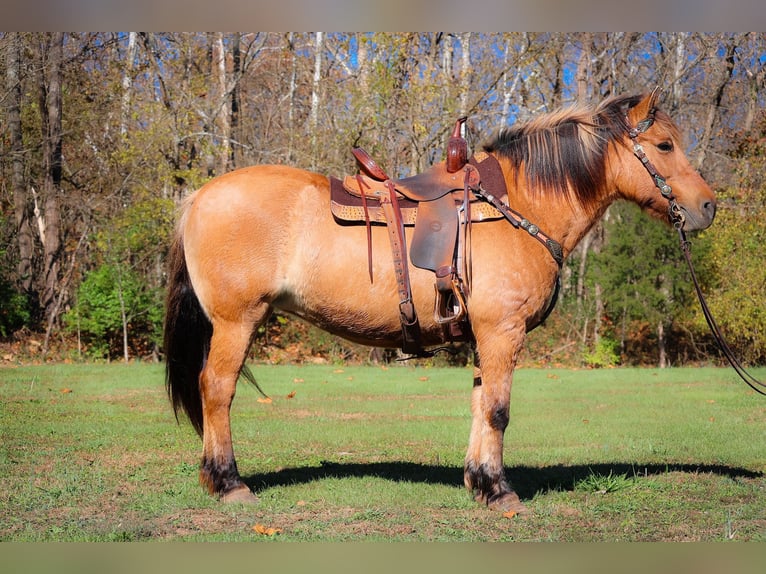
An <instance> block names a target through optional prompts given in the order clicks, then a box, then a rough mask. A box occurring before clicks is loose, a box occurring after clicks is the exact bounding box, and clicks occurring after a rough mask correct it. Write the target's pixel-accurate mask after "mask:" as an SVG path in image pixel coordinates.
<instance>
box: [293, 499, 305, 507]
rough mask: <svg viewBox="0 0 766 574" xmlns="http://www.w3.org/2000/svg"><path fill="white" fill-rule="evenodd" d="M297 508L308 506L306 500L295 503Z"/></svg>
mask: <svg viewBox="0 0 766 574" xmlns="http://www.w3.org/2000/svg"><path fill="white" fill-rule="evenodd" d="M295 506H306V501H305V500H299V501H298V502H296V503H295Z"/></svg>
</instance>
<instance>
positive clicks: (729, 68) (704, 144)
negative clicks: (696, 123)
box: [694, 39, 737, 169]
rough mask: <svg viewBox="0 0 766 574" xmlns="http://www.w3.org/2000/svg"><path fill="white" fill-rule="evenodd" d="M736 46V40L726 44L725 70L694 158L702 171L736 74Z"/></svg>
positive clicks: (711, 103) (709, 108) (720, 76)
mask: <svg viewBox="0 0 766 574" xmlns="http://www.w3.org/2000/svg"><path fill="white" fill-rule="evenodd" d="M736 44H737V43H736V41H735V40H734V39H730V40H729V42H728V43H727V44H726V55H725V56H724V58H723V61H724V62H725V68H724V69H723V70H722V71H721V72H719V81H718V84H717V85H716V87H715V89H714V90H713V97H712V101H711V102H710V104H708V112H707V117H706V119H705V123H704V129H703V132H702V136H701V137H700V141H699V144H698V145H697V155H696V157H695V158H694V167H695V168H696V169H700V168H701V167H702V164H703V163H705V157H706V156H707V152H708V146H709V145H710V140H711V139H712V137H713V128H714V127H715V120H716V117H717V116H718V110H719V109H720V107H721V101H722V100H723V94H724V90H725V89H726V86H728V84H729V81H730V80H731V77H732V74H733V73H734V64H735V60H734V55H735V50H736V48H737V45H736ZM718 59H720V58H718Z"/></svg>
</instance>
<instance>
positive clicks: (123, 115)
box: [120, 32, 138, 137]
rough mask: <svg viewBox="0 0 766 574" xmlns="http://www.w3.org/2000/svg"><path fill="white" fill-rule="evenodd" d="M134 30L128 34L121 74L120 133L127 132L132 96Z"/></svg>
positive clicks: (134, 48)
mask: <svg viewBox="0 0 766 574" xmlns="http://www.w3.org/2000/svg"><path fill="white" fill-rule="evenodd" d="M137 37H138V34H137V33H136V32H130V33H129V34H128V52H127V54H126V55H125V60H126V62H125V71H124V72H123V75H122V103H121V107H120V135H121V136H123V137H124V136H125V135H126V134H127V133H128V118H129V117H130V101H131V98H132V96H133V94H132V86H133V62H134V61H135V59H136V38H137Z"/></svg>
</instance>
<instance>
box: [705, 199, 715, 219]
mask: <svg viewBox="0 0 766 574" xmlns="http://www.w3.org/2000/svg"><path fill="white" fill-rule="evenodd" d="M715 207H716V206H715V201H706V202H705V203H703V204H702V213H704V214H706V215H708V216H710V217H711V218H712V217H713V216H715Z"/></svg>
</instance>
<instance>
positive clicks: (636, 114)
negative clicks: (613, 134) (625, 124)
mask: <svg viewBox="0 0 766 574" xmlns="http://www.w3.org/2000/svg"><path fill="white" fill-rule="evenodd" d="M661 91H662V90H661V89H660V87H659V86H657V87H656V88H654V89H653V90H652V93H651V94H649V95H648V96H646V97H644V98H643V99H642V100H641V101H640V102H638V103H637V104H636V105H635V106H633V107H632V108H630V110H629V111H628V119H629V120H630V124H631V125H633V126H637V125H638V124H640V123H641V122H643V121H644V120H650V121H651V120H654V110H655V109H656V108H657V102H658V101H659V99H660V92H661Z"/></svg>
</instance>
